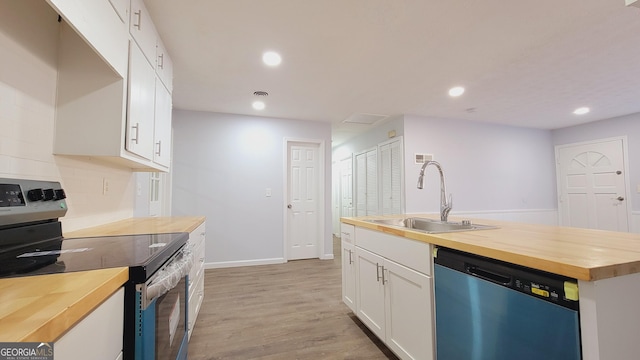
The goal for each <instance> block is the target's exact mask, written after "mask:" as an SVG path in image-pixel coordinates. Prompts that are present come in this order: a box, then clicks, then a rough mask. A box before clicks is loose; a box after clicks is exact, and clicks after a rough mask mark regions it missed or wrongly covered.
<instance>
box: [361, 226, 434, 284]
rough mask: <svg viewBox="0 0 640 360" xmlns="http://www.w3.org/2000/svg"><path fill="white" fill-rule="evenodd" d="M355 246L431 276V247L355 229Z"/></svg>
mask: <svg viewBox="0 0 640 360" xmlns="http://www.w3.org/2000/svg"><path fill="white" fill-rule="evenodd" d="M354 240H355V245H356V246H359V247H361V248H363V249H366V250H369V251H371V252H373V253H376V254H378V255H380V256H384V257H385V258H387V259H390V260H393V261H395V262H397V263H399V264H402V265H404V266H406V267H409V268H411V269H414V270H416V271H419V272H421V273H423V274H426V275H431V269H432V268H433V266H432V265H431V262H432V257H431V251H430V249H431V245H430V244H427V243H423V242H420V241H417V240H411V239H407V238H404V237H401V236H395V235H389V234H384V233H381V232H378V231H374V230H369V229H365V228H361V227H356V228H355V237H354Z"/></svg>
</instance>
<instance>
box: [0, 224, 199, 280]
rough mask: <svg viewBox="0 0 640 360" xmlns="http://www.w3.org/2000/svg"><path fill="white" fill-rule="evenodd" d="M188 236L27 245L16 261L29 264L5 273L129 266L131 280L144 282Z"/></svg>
mask: <svg viewBox="0 0 640 360" xmlns="http://www.w3.org/2000/svg"><path fill="white" fill-rule="evenodd" d="M188 238H189V235H188V233H168V234H145V235H123V236H102V237H87V238H72V239H66V238H65V239H59V240H58V242H59V245H57V246H56V245H54V246H53V247H51V246H50V247H48V248H47V247H42V248H38V249H26V248H25V249H24V250H22V251H19V252H14V254H13V255H12V257H13V261H17V262H19V263H23V264H24V265H25V267H24V268H22V269H19V268H18V269H14V270H13V271H12V273H10V274H4V275H3V276H5V277H6V276H10V277H16V276H31V275H43V274H54V273H66V272H73V271H85V270H97V269H106V268H115V267H129V279H130V280H131V281H133V282H134V283H141V282H144V281H145V280H146V279H147V278H148V277H149V276H151V275H152V274H153V273H154V272H155V271H156V270H158V269H159V268H160V267H161V266H162V264H163V263H164V262H165V261H167V259H169V258H170V257H171V256H172V255H173V254H174V253H175V252H176V251H178V250H179V249H180V248H181V247H182V246H183V245H184V244H185V243H186V241H187V239H188ZM52 241H54V242H55V240H52ZM51 249H53V250H51ZM0 267H2V265H0Z"/></svg>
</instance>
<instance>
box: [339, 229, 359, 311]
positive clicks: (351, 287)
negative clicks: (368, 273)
mask: <svg viewBox="0 0 640 360" xmlns="http://www.w3.org/2000/svg"><path fill="white" fill-rule="evenodd" d="M354 252H355V246H353V244H350V243H349V242H347V241H345V240H342V301H343V302H344V303H345V304H347V306H348V307H349V309H351V311H353V312H354V313H355V312H356V264H355V259H356V254H355V253H354Z"/></svg>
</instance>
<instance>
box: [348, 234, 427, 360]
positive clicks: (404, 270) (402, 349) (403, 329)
mask: <svg viewBox="0 0 640 360" xmlns="http://www.w3.org/2000/svg"><path fill="white" fill-rule="evenodd" d="M352 239H353V240H354V243H355V246H353V248H354V254H355V259H354V264H353V265H355V268H354V269H353V270H355V274H354V275H355V282H354V283H353V285H351V284H350V283H349V276H350V275H349V274H350V271H352V268H351V267H349V266H348V265H350V264H348V259H346V260H345V257H348V256H349V253H348V249H349V246H348V245H349V243H346V245H347V246H345V242H344V241H343V245H342V249H343V251H342V257H343V260H342V261H343V268H342V272H343V273H342V279H343V283H342V286H343V301H344V302H345V303H346V304H347V305H349V302H348V301H347V298H348V297H347V296H345V294H349V290H348V288H349V287H352V288H353V290H354V291H355V294H354V295H353V296H355V310H354V312H355V314H356V315H357V316H358V318H359V319H360V320H361V321H362V322H363V323H364V324H365V325H366V326H367V327H368V328H369V329H370V330H371V331H372V332H373V333H374V334H375V335H376V336H378V337H379V338H380V339H381V340H383V341H384V343H385V344H386V345H387V347H389V349H391V350H392V351H393V352H394V353H395V354H396V355H398V357H400V358H401V359H415V360H431V359H434V358H435V346H434V344H435V342H434V340H435V336H434V326H433V324H434V321H433V280H432V278H431V276H430V274H431V269H432V264H431V261H432V260H431V255H430V254H431V252H430V249H431V246H430V245H429V244H426V243H421V242H417V241H414V240H409V239H406V238H401V237H397V236H392V235H387V234H383V233H379V232H375V231H370V230H366V229H365V231H361V229H360V228H356V229H355V236H354V237H352ZM420 259H421V260H420ZM418 260H420V261H418ZM403 262H404V264H403ZM409 264H411V265H412V267H414V268H411V267H409V266H406V265H409ZM414 265H417V266H414ZM416 268H417V269H418V270H420V271H417V270H416ZM350 308H351V306H350ZM352 310H353V308H352Z"/></svg>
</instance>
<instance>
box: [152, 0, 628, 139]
mask: <svg viewBox="0 0 640 360" xmlns="http://www.w3.org/2000/svg"><path fill="white" fill-rule="evenodd" d="M145 3H146V5H147V7H148V9H149V12H150V13H151V15H152V17H153V18H154V21H155V23H156V27H157V29H158V32H159V33H160V36H161V37H162V39H163V41H164V43H165V46H166V47H167V48H168V50H169V53H170V54H171V56H172V59H173V62H174V92H173V102H174V108H179V109H189V110H201V111H212V112H221V113H233V114H245V115H259V116H265V117H275V118H285V119H296V120H314V121H325V122H331V123H332V137H333V145H334V146H335V145H337V144H339V143H341V142H343V141H344V140H345V139H347V138H349V137H351V136H353V135H354V134H357V133H359V132H362V131H366V130H368V129H370V126H369V125H355V124H344V123H343V120H345V119H347V118H348V117H350V116H352V115H354V114H356V115H358V114H375V115H384V116H390V117H393V116H397V115H401V114H412V115H421V116H426V117H438V118H446V119H466V120H472V121H482V122H491V123H499V124H509V125H514V126H524V127H531V128H540V129H554V128H561V127H566V126H571V125H576V124H580V123H585V122H591V121H596V120H600V119H606V118H611V117H615V116H621V115H626V114H631V113H636V112H640V8H638V7H631V6H630V7H626V6H625V4H624V3H625V0H562V1H558V0H536V1H504V0H483V1H468V0H446V1H442V0H322V1H310V0H268V1H266V0H265V1H255V0H232V1H231V0H182V1H174V0H145ZM267 50H275V51H277V52H279V53H280V54H281V55H282V59H283V60H282V64H281V65H280V66H278V67H268V66H266V65H264V64H263V63H262V60H261V57H262V53H263V52H265V51H267ZM455 85H462V86H464V87H465V88H466V92H465V93H464V94H463V95H462V96H460V97H458V98H451V97H449V96H448V94H447V91H448V89H449V88H450V87H452V86H455ZM254 91H267V92H268V93H269V96H268V97H266V98H264V97H263V98H261V99H263V100H264V102H265V103H266V108H265V109H264V110H262V111H257V110H254V109H253V108H252V107H251V103H252V102H253V101H254V100H256V96H254V95H253V92H254ZM582 106H587V107H589V108H591V112H590V113H588V114H586V115H581V116H578V115H574V114H573V113H572V112H573V110H574V109H576V108H578V107H582ZM381 122H384V120H380V121H378V123H376V124H375V125H378V124H380V123H381Z"/></svg>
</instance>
